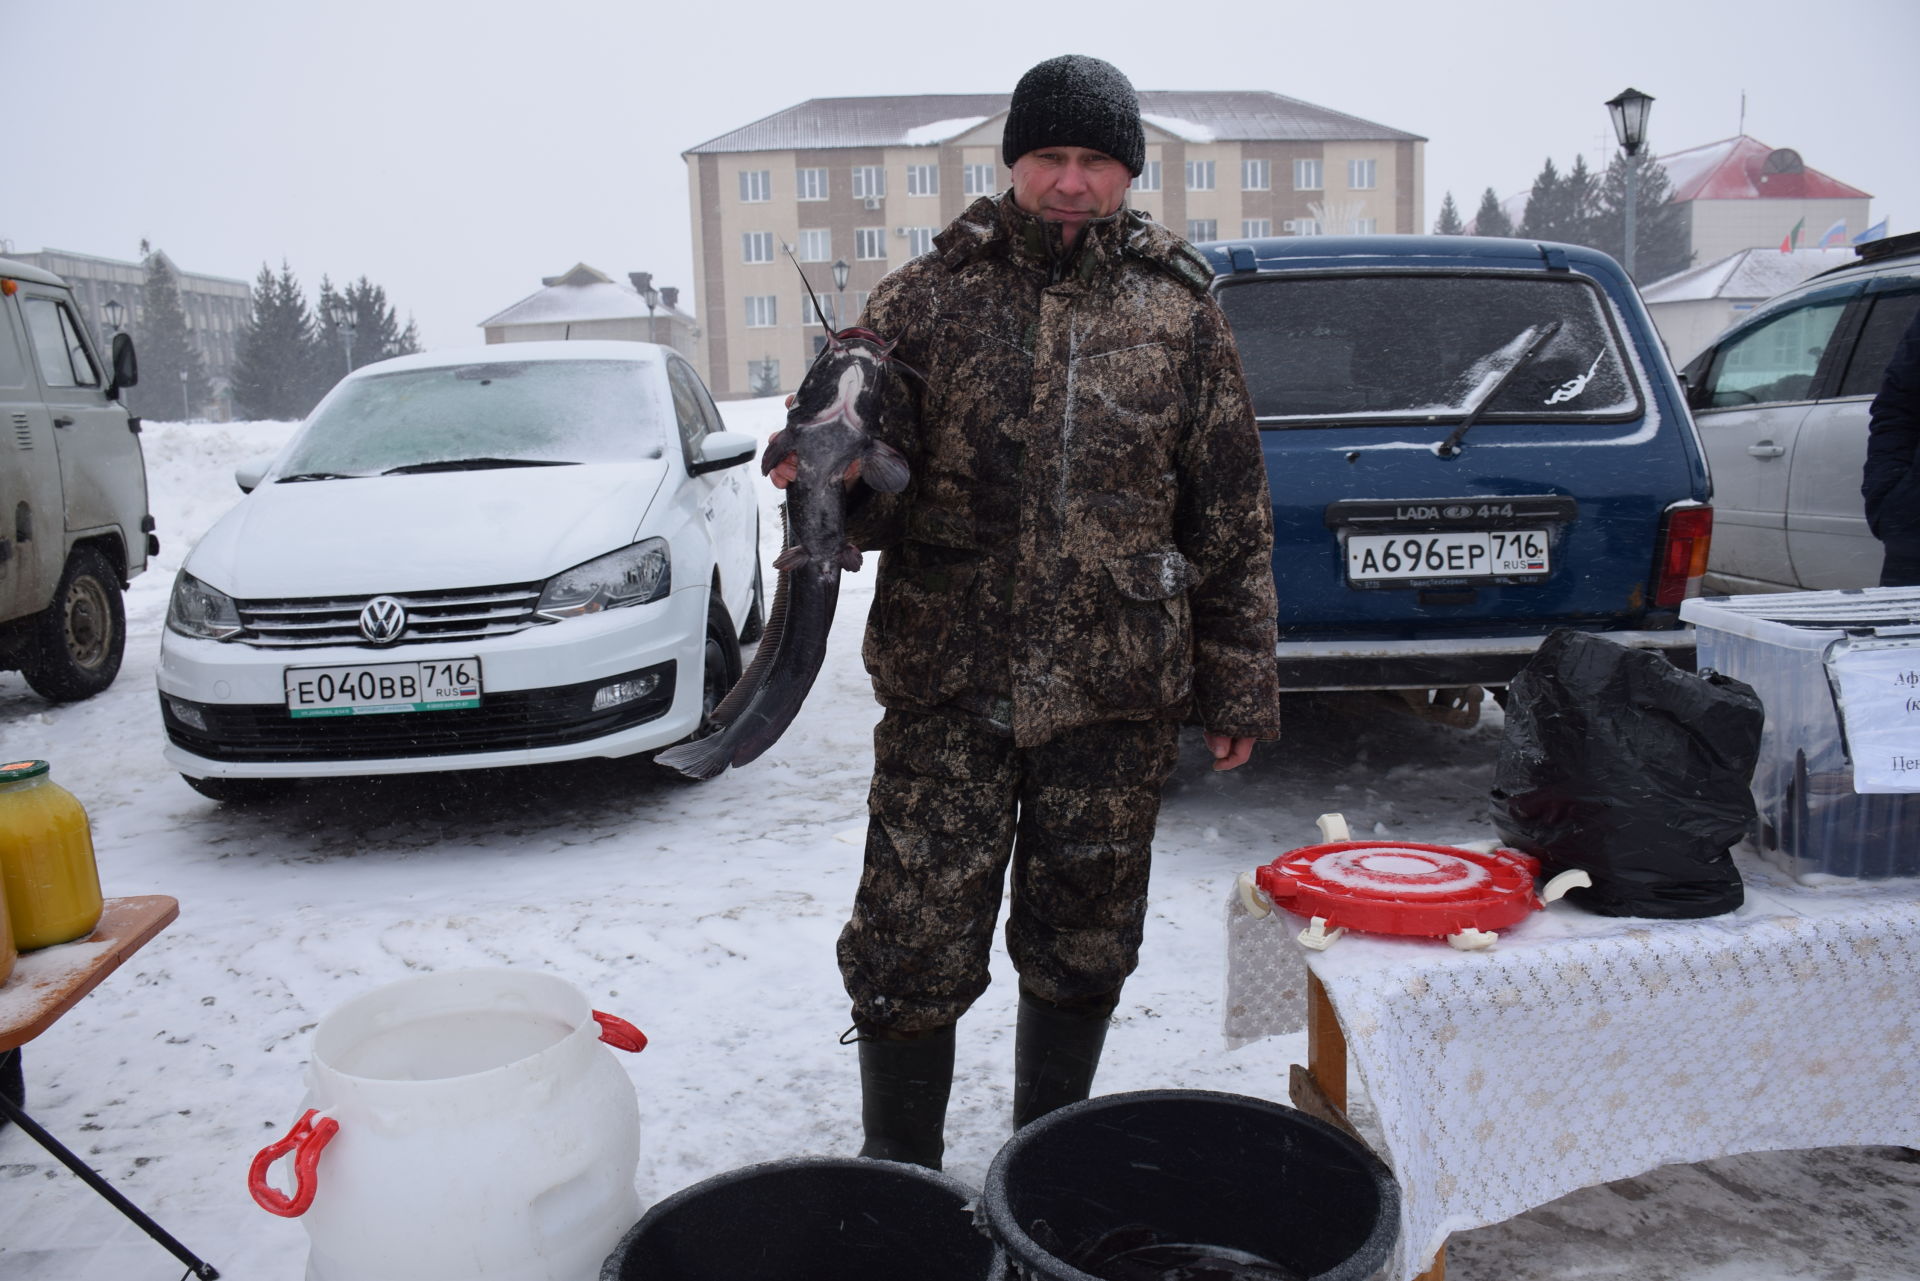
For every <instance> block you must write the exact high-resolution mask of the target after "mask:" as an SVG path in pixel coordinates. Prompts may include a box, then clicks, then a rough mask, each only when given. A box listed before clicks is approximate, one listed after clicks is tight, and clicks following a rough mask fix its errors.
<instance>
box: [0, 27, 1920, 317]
mask: <svg viewBox="0 0 1920 1281" xmlns="http://www.w3.org/2000/svg"><path fill="white" fill-rule="evenodd" d="M0 47H3V48H4V49H5V50H6V53H7V57H6V65H5V68H4V74H0V120H5V121H6V122H7V124H6V127H5V130H4V132H5V136H6V142H5V144H4V147H3V148H0V157H3V158H4V162H3V163H0V238H5V239H6V240H9V241H11V242H12V245H13V247H14V248H15V249H16V250H19V251H22V252H30V251H34V250H39V249H44V248H60V249H70V250H77V251H80V252H83V253H92V254H99V255H103V256H107V257H119V258H129V259H130V258H134V257H136V256H137V254H138V246H139V242H140V239H141V237H143V236H144V237H147V238H149V239H151V240H152V242H153V243H154V244H155V245H157V246H160V247H162V248H164V249H166V250H167V251H168V253H169V254H170V255H172V257H173V258H174V259H175V261H177V262H178V263H179V264H180V265H181V266H182V267H184V268H186V269H188V270H193V271H202V272H210V273H213V274H216V275H225V276H234V277H239V278H241V279H246V280H251V279H252V277H253V276H254V274H255V273H256V272H257V271H258V270H259V268H260V264H261V263H262V262H263V261H268V262H271V263H273V264H274V265H275V266H276V267H277V266H278V265H279V263H280V260H281V259H282V258H285V259H287V260H288V261H289V262H290V263H291V264H292V266H293V268H294V271H295V272H296V273H297V274H298V275H299V277H300V279H301V281H302V283H303V284H305V285H306V286H307V287H308V291H309V297H311V296H312V294H313V292H314V291H315V289H316V287H317V285H318V283H319V280H320V277H321V275H322V274H323V273H327V274H330V275H332V277H333V278H334V279H335V281H341V280H346V279H351V278H354V277H358V276H360V275H362V274H365V275H366V276H368V277H369V278H371V279H372V280H373V281H375V282H376V283H378V284H381V285H384V286H385V287H386V290H387V294H388V297H389V299H390V300H391V301H393V302H394V303H395V305H396V306H397V307H398V308H399V310H400V313H401V315H402V318H403V320H404V318H405V316H406V315H408V314H409V313H411V314H412V315H413V316H414V317H415V318H416V319H417V321H418V322H419V325H420V331H421V336H422V338H423V340H424V341H425V343H426V345H427V346H429V347H445V346H455V345H462V344H465V343H469V342H475V343H477V342H479V341H481V333H480V331H479V329H478V328H477V327H476V326H477V325H478V324H479V322H480V321H481V320H483V319H485V318H486V317H487V316H489V315H491V314H493V313H494V312H495V311H498V310H500V309H501V308H503V307H505V306H507V305H508V304H510V303H512V302H514V301H516V300H518V299H519V298H521V297H524V296H525V295H526V294H528V293H530V292H532V291H533V290H534V289H536V288H538V287H539V283H540V277H542V276H544V275H554V274H557V273H559V272H561V271H564V270H565V269H566V268H568V267H570V266H572V265H573V264H574V263H575V262H577V261H585V262H588V263H591V264H592V265H594V266H596V267H599V268H600V269H601V270H603V271H605V272H607V273H608V274H610V275H612V276H613V277H614V278H615V279H623V278H624V276H625V273H627V272H629V271H635V270H651V271H653V272H654V274H655V280H656V283H659V284H663V285H679V286H680V287H681V288H682V289H683V290H684V291H685V292H686V293H687V294H688V296H689V297H688V301H689V302H690V301H691V294H692V284H693V268H692V261H693V259H692V249H691V235H690V230H689V220H688V212H687V176H686V175H687V170H686V164H685V162H684V161H683V160H682V159H681V156H680V153H681V152H682V151H684V150H685V149H686V148H688V147H691V146H695V145H697V144H699V143H701V142H704V141H706V140H707V139H709V138H712V137H715V136H716V135H719V134H722V133H725V132H727V131H728V130H731V129H734V128H737V127H739V126H741V125H744V124H747V123H749V122H751V121H753V120H756V119H759V118H760V117H762V116H765V115H768V114H771V113H772V112H775V111H778V110H781V109H782V108H785V107H788V106H791V105H793V104H794V103H797V102H800V101H803V100H804V99H807V98H810V97H835V96H852V95H866V94H892V93H933V92H951V93H960V92H990V91H1006V90H1010V89H1011V88H1012V87H1013V84H1014V82H1015V81H1016V80H1017V79H1018V78H1019V76H1020V73H1021V72H1022V71H1024V70H1025V69H1026V68H1027V67H1029V66H1031V65H1032V64H1033V63H1035V62H1037V61H1039V60H1040V59H1042V58H1045V57H1051V56H1052V55H1054V54H1058V53H1066V52H1079V53H1090V54H1095V55H1098V56H1100V57H1103V58H1106V59H1108V60H1110V61H1112V62H1113V63H1115V64H1116V65H1118V66H1119V67H1120V68H1121V69H1122V70H1123V71H1125V72H1126V73H1127V74H1128V76H1129V77H1130V78H1131V79H1132V80H1133V82H1134V84H1135V85H1136V86H1138V87H1140V88H1145V89H1208V88H1218V89H1265V90H1271V91H1273V92H1276V93H1282V94H1286V95H1289V96H1291V97H1295V98H1302V99H1305V100H1307V101H1309V102H1313V103H1317V104H1319V105H1321V106H1325V107H1331V108H1334V109H1336V110H1339V111H1345V112H1349V113H1351V114H1353V115H1357V116H1361V117H1363V118H1366V119H1369V120H1373V121H1376V122H1378V123H1380V124H1385V125H1390V126H1393V127H1394V128H1397V129H1405V130H1409V131H1411V132H1414V133H1418V134H1422V135H1424V136H1425V137H1426V138H1427V139H1428V140H1429V141H1428V144H1427V172H1426V179H1427V181H1426V214H1425V218H1426V222H1427V224H1429V225H1430V224H1431V221H1432V219H1433V217H1434V215H1435V213H1436V212H1437V211H1438V209H1439V206H1440V200H1441V197H1442V195H1443V194H1444V193H1445V192H1447V191H1448V190H1451V191H1452V192H1453V193H1454V196H1455V199H1456V200H1457V201H1459V203H1460V204H1461V205H1463V206H1464V207H1465V212H1466V213H1467V214H1469V215H1470V214H1471V211H1472V208H1473V206H1474V205H1475V204H1476V203H1477V201H1478V197H1479V194H1480V192H1481V191H1482V190H1484V189H1485V188H1486V187H1488V186H1492V187H1494V188H1495V189H1496V190H1497V191H1499V192H1500V193H1501V194H1502V195H1503V196H1504V195H1507V194H1510V193H1512V192H1514V191H1517V190H1521V189H1523V188H1525V187H1526V186H1527V185H1528V184H1529V183H1530V182H1531V181H1532V179H1533V176H1534V174H1535V173H1536V172H1538V170H1539V168H1540V164H1541V161H1542V160H1544V159H1545V158H1546V157H1547V156H1549V155H1551V156H1552V157H1554V159H1555V162H1556V163H1557V164H1560V165H1561V166H1562V167H1564V166H1565V165H1567V164H1569V163H1571V161H1572V159H1573V157H1574V155H1575V154H1576V153H1584V154H1585V155H1586V156H1587V158H1588V163H1589V164H1591V165H1593V166H1594V167H1596V168H1598V167H1600V166H1601V165H1602V164H1604V162H1605V157H1606V155H1607V154H1608V153H1609V151H1610V149H1611V147H1612V145H1613V143H1612V136H1611V130H1610V127H1609V125H1608V123H1607V119H1606V111H1605V109H1604V107H1603V106H1602V104H1603V103H1604V102H1605V101H1606V100H1607V99H1608V98H1611V97H1612V96H1613V95H1614V94H1616V93H1618V92H1619V91H1620V90H1621V89H1624V88H1626V87H1628V86H1629V85H1631V86H1633V87H1635V88H1638V89H1641V90H1643V91H1645V92H1647V93H1650V94H1652V95H1653V96H1654V98H1655V99H1656V101H1655V103H1654V106H1653V115H1652V122H1651V130H1650V132H1651V136H1652V143H1653V146H1654V148H1655V149H1656V151H1659V152H1667V151H1674V150H1679V149H1681V148H1683V147H1689V146H1695V145H1698V144H1700V143H1705V142H1712V141H1715V140H1717V139H1721V138H1726V137H1730V136H1732V135H1733V134H1734V133H1736V132H1737V131H1738V129H1739V125H1740V97H1741V93H1742V91H1743V90H1744V91H1745V93H1746V95H1747V115H1746V131H1747V132H1748V133H1749V134H1752V135H1753V136H1755V137H1757V138H1760V139H1761V140H1763V141H1765V142H1767V143H1769V144H1771V145H1773V146H1776V147H1793V148H1795V149H1797V150H1798V151H1800V153H1801V154H1802V155H1803V156H1804V157H1805V159H1806V162H1807V163H1808V164H1809V165H1811V166H1813V167H1814V168H1817V169H1820V170H1823V171H1825V172H1827V173H1829V174H1831V175H1832V176H1834V177H1836V178H1839V179H1841V180H1842V181H1845V182H1849V183H1852V184H1853V185H1854V186H1857V187H1861V188H1863V189H1865V190H1867V191H1869V192H1871V193H1873V197H1874V199H1873V206H1872V208H1873V216H1874V218H1876V219H1878V218H1880V217H1882V216H1890V217H1891V220H1892V222H1891V226H1892V230H1893V232H1895V233H1896V234H1897V233H1899V232H1902V231H1911V230H1914V229H1916V228H1920V164H1916V159H1917V158H1920V143H1916V139H1920V77H1916V76H1915V75H1914V74H1913V71H1912V68H1913V56H1914V50H1915V49H1920V3H1916V0H1847V3H1844V4H1836V5H1832V6H1826V7H1824V10H1823V7H1822V6H1819V5H1816V4H1814V3H1813V2H1812V0H1800V2H1798V3H1783V2H1781V0H1653V2H1649V0H1615V2H1614V3H1592V4H1568V3H1558V2H1557V0H1536V2H1535V3H1531V4H1526V3H1510V2H1508V0H1471V2H1470V3H1466V4H1452V5H1444V6H1443V5H1439V4H1434V3H1431V0H1425V2H1421V3H1413V2H1411V0H1372V2H1371V3H1367V2H1364V0H1362V2H1358V3H1353V4H1341V3H1335V2H1334V0H1319V2H1318V3H1314V4H1310V5H1308V4H1295V3H1289V2H1286V0H1261V2H1259V3H1246V2H1243V0H1216V2H1215V3H1212V4H1206V5H1185V4H1160V5H1153V6H1148V5H1144V4H1134V3H1129V2H1128V0H1103V3H1100V4H1098V5H1089V4H1084V3H1074V2H1072V0H1069V2H1067V3H1059V4H1055V5H1052V6H1047V5H1043V4H1035V3H1032V0H1022V2H1019V3H1008V2H1006V0H965V2H964V3H945V4H935V3H929V4H919V5H900V4H885V5H872V4H864V5H863V4H856V3H839V4H821V3H814V4H810V5H803V4H798V3H793V2H791V0H788V2H786V3H781V4H772V3H766V2H765V0H735V2H732V3H729V2H727V0H719V2H717V3H708V4H693V3H673V4H669V3H659V2H658V0H646V2H644V3H633V2H628V0H619V2H616V0H601V2H597V3H596V2H594V0H528V2H525V3H509V2H507V0H464V2H461V3H455V2H454V0H326V2H325V3H300V4H295V3H279V2H277V0H245V2H237V0H84V2H82V3H74V0H0ZM1782 230H1783V233H1784V231H1785V229H1784V228H1783V229H1782ZM1820 230H1823V229H1822V228H1812V227H1810V228H1808V234H1809V235H1817V234H1818V233H1819V231H1820ZM1855 230H1857V228H1856V229H1855Z"/></svg>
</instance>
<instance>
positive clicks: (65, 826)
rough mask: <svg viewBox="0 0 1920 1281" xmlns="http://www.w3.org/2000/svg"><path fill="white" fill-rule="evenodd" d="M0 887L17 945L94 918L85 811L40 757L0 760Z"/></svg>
mask: <svg viewBox="0 0 1920 1281" xmlns="http://www.w3.org/2000/svg"><path fill="white" fill-rule="evenodd" d="M0 894H4V897H5V899H6V910H7V916H8V919H9V920H10V921H11V923H12V925H13V942H14V946H15V947H17V948H18V949H19V950H20V951H22V952H30V951H32V950H33V949H34V948H36V947H49V946H51V945H53V944H55V943H66V942H69V941H71V940H73V939H77V938H84V937H85V936H86V935H88V934H90V933H92V932H93V927H94V926H95V925H97V924H99V922H100V910H101V906H102V904H101V899H100V872H99V869H98V868H97V867H96V866H95V864H94V861H93V833H92V832H91V831H90V830H89V829H88V827H87V812H86V810H84V809H82V808H81V806H80V802H79V801H77V800H75V799H74V796H73V793H72V792H69V791H68V790H67V789H66V788H64V787H62V786H60V785H59V784H58V783H56V782H54V781H53V777H52V776H51V775H50V774H49V773H48V766H47V763H46V762H45V761H12V762H8V763H5V764H0Z"/></svg>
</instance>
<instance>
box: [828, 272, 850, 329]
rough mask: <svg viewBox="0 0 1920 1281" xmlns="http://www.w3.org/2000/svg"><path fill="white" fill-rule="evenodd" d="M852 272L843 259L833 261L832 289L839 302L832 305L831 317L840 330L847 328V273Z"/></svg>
mask: <svg viewBox="0 0 1920 1281" xmlns="http://www.w3.org/2000/svg"><path fill="white" fill-rule="evenodd" d="M852 270H853V268H851V267H849V266H847V260H846V259H845V258H835V259H834V260H833V287H834V289H835V291H836V292H838V293H839V295H840V300H839V301H838V302H837V303H835V304H834V308H833V316H834V319H835V320H836V321H838V322H839V324H838V326H837V327H838V328H840V329H845V328H846V327H847V273H848V272H849V271H852Z"/></svg>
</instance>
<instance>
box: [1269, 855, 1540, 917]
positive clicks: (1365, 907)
mask: <svg viewBox="0 0 1920 1281" xmlns="http://www.w3.org/2000/svg"><path fill="white" fill-rule="evenodd" d="M1539 872H1540V863H1539V860H1537V859H1534V858H1532V857H1531V856H1529V855H1526V854H1522V853H1520V852H1519V851H1518V850H1509V849H1497V850H1494V851H1493V852H1492V853H1490V854H1482V853H1480V852H1479V851H1477V850H1463V849H1458V848H1456V847H1454V846H1451V845H1414V844H1408V843H1402V842H1391V843H1389V842H1383V841H1335V842H1333V843H1331V844H1328V845H1308V846H1304V847H1302V848H1300V849H1297V850H1293V851H1290V852H1289V853H1286V854H1282V855H1281V856H1280V857H1279V858H1277V859H1275V860H1274V861H1273V862H1271V863H1269V864H1267V865H1266V866H1265V867H1263V868H1261V869H1260V870H1259V871H1258V872H1256V873H1254V882H1255V883H1256V884H1257V885H1259V887H1260V888H1261V889H1263V890H1265V891H1266V892H1267V893H1268V894H1269V895H1270V896H1271V897H1272V898H1273V901H1274V903H1275V905H1276V906H1279V907H1283V908H1285V909H1286V910H1287V911H1289V912H1292V913H1294V914H1296V915H1298V916H1304V917H1309V918H1311V917H1316V916H1318V917H1322V918H1324V919H1325V920H1326V922H1327V927H1328V928H1329V929H1332V928H1334V927H1341V928H1345V929H1350V930H1364V931H1367V932H1369V933H1373V934H1408V935H1413V936H1416V937H1421V938H1444V937H1446V936H1447V935H1449V934H1457V933H1459V932H1460V931H1462V930H1469V929H1472V930H1499V929H1504V928H1506V927H1507V926H1509V925H1512V924H1513V923H1514V922H1515V921H1519V920H1522V919H1524V918H1525V917H1526V915H1527V914H1528V913H1529V912H1532V911H1535V910H1536V909H1538V908H1539V907H1540V906H1541V901H1540V896H1539V895H1538V894H1537V893H1535V892H1534V888H1533V879H1534V877H1535V876H1537V875H1539Z"/></svg>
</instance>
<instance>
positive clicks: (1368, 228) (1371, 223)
mask: <svg viewBox="0 0 1920 1281" xmlns="http://www.w3.org/2000/svg"><path fill="white" fill-rule="evenodd" d="M1349 227H1350V229H1351V230H1352V232H1353V234H1354V235H1356V236H1372V235H1377V234H1379V231H1380V220H1379V219H1378V218H1355V219H1354V220H1353V222H1352V223H1351V224H1349Z"/></svg>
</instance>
